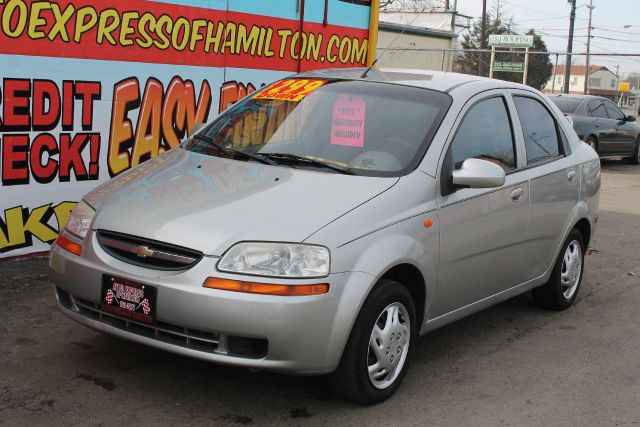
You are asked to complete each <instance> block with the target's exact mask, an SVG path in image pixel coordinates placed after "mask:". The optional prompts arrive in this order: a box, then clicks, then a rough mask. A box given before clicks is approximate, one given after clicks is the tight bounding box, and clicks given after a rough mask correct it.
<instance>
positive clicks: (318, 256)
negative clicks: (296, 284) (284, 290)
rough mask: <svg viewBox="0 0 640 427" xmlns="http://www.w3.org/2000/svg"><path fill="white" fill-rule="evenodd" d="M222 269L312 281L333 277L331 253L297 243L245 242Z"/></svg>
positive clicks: (228, 256) (225, 258) (222, 263)
mask: <svg viewBox="0 0 640 427" xmlns="http://www.w3.org/2000/svg"><path fill="white" fill-rule="evenodd" d="M218 270H220V271H225V272H229V273H240V274H255V275H258V276H273V277H291V278H294V277H296V278H309V277H324V276H327V275H328V274H329V250H328V249H327V248H325V247H323V246H313V245H300V244H293V243H269V242H243V243H238V244H236V245H235V246H233V247H232V248H231V249H229V250H228V251H227V253H226V254H225V255H224V256H223V257H222V259H221V260H220V261H219V262H218Z"/></svg>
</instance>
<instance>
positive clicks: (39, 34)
mask: <svg viewBox="0 0 640 427" xmlns="http://www.w3.org/2000/svg"><path fill="white" fill-rule="evenodd" d="M49 9H51V6H50V5H49V4H48V3H47V2H36V3H32V4H31V17H30V19H29V29H28V30H27V34H29V37H31V38H32V39H34V40H37V39H43V38H45V34H44V31H42V30H40V29H39V27H41V26H43V25H45V24H46V23H47V20H46V19H44V18H43V17H41V16H40V13H42V11H43V10H49Z"/></svg>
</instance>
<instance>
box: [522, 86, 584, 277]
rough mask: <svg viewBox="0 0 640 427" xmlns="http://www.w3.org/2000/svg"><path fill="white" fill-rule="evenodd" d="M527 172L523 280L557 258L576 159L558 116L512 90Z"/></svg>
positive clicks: (572, 198) (571, 202) (575, 185)
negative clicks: (526, 224) (527, 207)
mask: <svg viewBox="0 0 640 427" xmlns="http://www.w3.org/2000/svg"><path fill="white" fill-rule="evenodd" d="M512 94H513V102H514V104H515V107H516V111H517V115H516V117H517V121H516V123H517V127H519V131H520V132H522V136H523V139H524V147H525V156H524V160H526V168H525V171H526V172H525V173H526V174H527V177H528V178H529V185H530V195H529V227H528V231H527V237H526V239H527V247H526V255H525V263H524V264H525V274H524V277H523V279H524V280H527V281H528V280H532V279H535V278H538V277H539V276H541V275H543V274H544V273H545V272H546V270H547V268H548V267H549V266H550V265H551V264H552V262H553V260H554V259H555V256H556V255H555V254H556V250H557V249H558V247H559V245H560V244H561V243H562V239H563V236H564V232H565V231H566V230H567V227H568V225H569V221H570V218H571V213H572V212H573V209H574V207H575V205H576V203H577V200H578V197H579V193H580V173H579V169H578V165H576V164H575V161H574V160H573V158H572V157H571V155H570V147H569V144H568V140H567V137H566V134H565V133H564V130H563V128H562V126H561V124H560V122H559V118H558V117H556V116H555V114H553V113H552V110H551V109H550V108H549V106H548V105H547V104H546V102H545V101H544V100H543V99H542V98H541V97H539V96H538V95H536V94H534V93H533V92H528V91H524V90H522V91H519V90H514V91H512Z"/></svg>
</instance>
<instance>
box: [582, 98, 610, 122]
mask: <svg viewBox="0 0 640 427" xmlns="http://www.w3.org/2000/svg"><path fill="white" fill-rule="evenodd" d="M587 110H588V111H589V115H590V116H591V117H598V118H601V119H608V118H609V116H608V115H607V110H606V109H605V108H604V105H603V104H602V101H600V100H599V99H593V100H591V101H589V102H588V103H587Z"/></svg>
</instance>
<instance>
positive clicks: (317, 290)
mask: <svg viewBox="0 0 640 427" xmlns="http://www.w3.org/2000/svg"><path fill="white" fill-rule="evenodd" d="M203 286H204V287H205V288H211V289H220V290H223V291H231V292H244V293H248V294H262V295H279V296H302V295H322V294H326V293H327V292H329V284H328V283H318V284H312V285H281V284H272V283H257V282H244V281H241V280H229V279H220V278H217V277H209V278H207V280H205V281H204V285H203Z"/></svg>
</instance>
